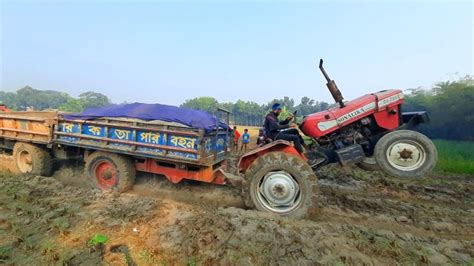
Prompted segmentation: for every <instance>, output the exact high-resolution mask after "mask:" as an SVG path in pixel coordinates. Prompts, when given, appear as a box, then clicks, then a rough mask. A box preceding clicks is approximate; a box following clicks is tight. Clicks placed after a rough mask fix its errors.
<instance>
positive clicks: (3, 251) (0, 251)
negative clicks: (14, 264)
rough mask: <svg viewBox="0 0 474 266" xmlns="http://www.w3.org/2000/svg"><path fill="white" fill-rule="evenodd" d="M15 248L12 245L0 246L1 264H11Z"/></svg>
mask: <svg viewBox="0 0 474 266" xmlns="http://www.w3.org/2000/svg"><path fill="white" fill-rule="evenodd" d="M12 254H13V248H12V247H10V246H3V247H0V264H9V261H10V260H11V258H12Z"/></svg>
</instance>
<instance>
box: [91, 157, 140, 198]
mask: <svg viewBox="0 0 474 266" xmlns="http://www.w3.org/2000/svg"><path fill="white" fill-rule="evenodd" d="M85 172H86V175H87V176H88V177H89V178H91V179H92V180H93V182H94V183H95V185H96V186H97V187H98V188H100V189H102V190H113V191H116V192H125V191H127V190H130V189H131V188H132V187H133V183H134V182H135V174H136V170H135V165H134V164H133V161H132V159H131V158H129V157H127V156H124V155H119V154H113V153H108V152H102V151H96V152H94V153H92V154H91V155H90V156H89V157H87V159H86V166H85Z"/></svg>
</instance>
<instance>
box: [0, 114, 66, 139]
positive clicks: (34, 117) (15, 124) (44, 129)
mask: <svg viewBox="0 0 474 266" xmlns="http://www.w3.org/2000/svg"><path fill="white" fill-rule="evenodd" d="M57 120H58V113H57V112H8V113H0V143H5V142H8V141H22V142H30V143H39V144H51V143H52V140H53V128H54V125H55V124H56V123H57Z"/></svg>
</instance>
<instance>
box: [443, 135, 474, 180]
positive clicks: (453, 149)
mask: <svg viewBox="0 0 474 266" xmlns="http://www.w3.org/2000/svg"><path fill="white" fill-rule="evenodd" d="M434 143H435V145H436V147H437V148H438V164H437V165H436V170H437V171H440V172H445V173H456V174H467V175H474V142H473V141H448V140H435V141H434Z"/></svg>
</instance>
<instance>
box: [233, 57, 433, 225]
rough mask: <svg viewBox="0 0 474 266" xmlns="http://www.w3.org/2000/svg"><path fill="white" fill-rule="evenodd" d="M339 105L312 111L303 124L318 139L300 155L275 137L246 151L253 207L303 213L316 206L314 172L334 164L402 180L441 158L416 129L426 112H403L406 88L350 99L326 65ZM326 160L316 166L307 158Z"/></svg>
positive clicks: (245, 168)
mask: <svg viewBox="0 0 474 266" xmlns="http://www.w3.org/2000/svg"><path fill="white" fill-rule="evenodd" d="M319 68H320V69H321V72H322V73H323V75H324V77H325V78H326V80H327V84H326V85H327V87H328V89H329V91H330V92H331V94H332V96H333V98H334V100H335V101H336V103H337V104H338V106H337V107H333V108H330V109H328V110H326V111H322V112H318V113H314V114H310V115H308V116H306V117H304V119H303V121H302V123H300V124H299V128H300V130H301V131H302V132H303V133H304V134H305V135H306V136H307V137H310V138H311V139H312V142H313V144H311V145H309V147H307V150H308V152H307V153H306V154H305V155H300V154H299V153H298V152H297V151H296V150H295V148H294V147H293V146H292V145H291V143H289V142H287V141H282V140H278V141H274V142H271V143H269V144H267V145H265V146H262V147H260V148H258V149H256V150H254V151H252V152H250V153H247V154H245V155H244V156H243V157H242V158H241V159H240V163H239V167H240V170H241V171H243V172H245V175H246V180H247V182H248V184H247V185H246V186H244V193H245V194H246V195H247V196H248V197H247V199H248V200H247V203H248V205H250V206H252V207H256V208H257V209H260V210H265V211H269V212H273V213H278V214H280V215H288V216H293V217H302V216H305V215H307V214H308V213H311V212H312V210H314V209H315V208H316V205H317V203H316V199H317V193H316V192H317V187H316V186H317V184H316V183H317V181H316V176H315V174H314V172H313V171H312V170H316V169H317V168H319V167H321V166H323V165H326V164H330V163H339V164H341V165H343V166H345V165H351V164H356V165H358V166H359V167H361V168H364V169H366V170H382V171H384V172H385V173H387V174H389V175H391V176H394V177H400V178H416V177H421V176H424V175H425V174H427V173H428V172H430V171H431V170H432V169H433V168H434V166H435V164H436V161H437V150H436V147H435V146H434V144H433V142H432V141H431V140H430V139H429V138H427V137H426V136H425V135H423V134H421V133H419V132H417V131H414V130H413V129H414V127H415V126H416V125H418V124H419V123H423V122H427V121H428V115H427V113H426V112H410V113H402V104H403V102H404V100H403V93H402V91H401V90H384V91H379V92H376V93H371V94H367V95H364V96H362V97H359V98H357V99H355V100H352V101H349V102H344V101H343V97H342V95H341V92H340V91H339V89H338V88H337V86H336V83H335V82H334V81H333V80H331V79H330V78H329V76H328V74H327V73H326V71H325V70H324V68H323V60H322V59H321V61H320V64H319ZM311 156H316V157H320V158H322V159H323V160H318V161H321V163H319V164H318V165H316V166H313V169H311V167H309V165H308V164H307V163H306V160H307V157H311Z"/></svg>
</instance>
